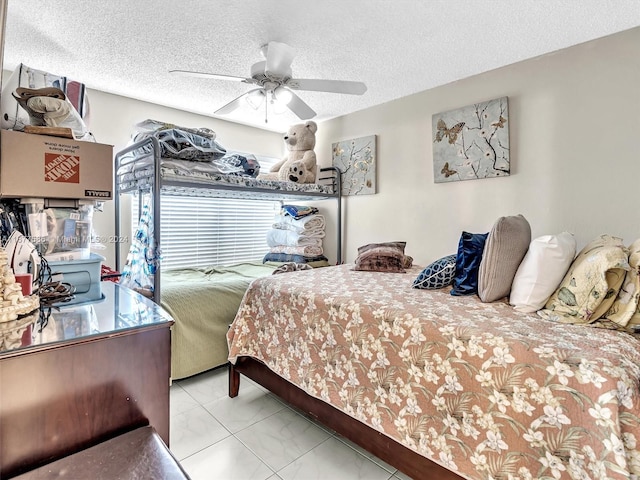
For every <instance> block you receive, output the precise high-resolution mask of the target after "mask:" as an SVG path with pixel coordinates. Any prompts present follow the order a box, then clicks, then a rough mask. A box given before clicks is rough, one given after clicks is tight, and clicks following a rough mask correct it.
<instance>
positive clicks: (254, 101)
mask: <svg viewBox="0 0 640 480" xmlns="http://www.w3.org/2000/svg"><path fill="white" fill-rule="evenodd" d="M246 99H247V103H248V104H249V105H250V106H251V108H253V109H254V110H258V109H259V108H260V106H261V105H262V103H263V102H264V92H263V91H262V90H254V91H252V92H250V93H249V94H248V95H247V96H246Z"/></svg>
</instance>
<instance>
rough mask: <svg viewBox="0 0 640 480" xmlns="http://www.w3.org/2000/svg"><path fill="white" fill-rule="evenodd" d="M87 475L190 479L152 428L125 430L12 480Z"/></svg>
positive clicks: (104, 479) (101, 479) (122, 479)
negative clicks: (125, 431)
mask: <svg viewBox="0 0 640 480" xmlns="http://www.w3.org/2000/svg"><path fill="white" fill-rule="evenodd" d="M54 478H86V479H92V480H115V479H117V480H143V479H144V480H146V479H162V480H183V479H187V480H188V479H189V476H188V475H187V473H186V472H185V471H184V470H183V469H182V467H181V466H180V464H179V463H178V461H177V460H176V459H175V457H174V456H173V455H172V454H171V452H170V451H169V449H168V448H167V446H166V445H165V444H164V442H163V441H162V439H161V438H160V436H159V435H158V434H157V433H156V431H155V430H154V429H153V427H150V426H146V427H140V428H137V429H135V430H132V431H130V432H128V433H124V434H122V435H119V436H117V437H114V438H112V439H110V440H107V441H105V442H102V443H99V444H98V445H95V446H93V447H89V448H87V449H86V450H81V451H79V452H77V453H74V454H71V455H69V456H67V457H64V458H61V459H60V460H56V461H54V462H51V463H49V464H46V465H43V466H42V467H39V468H36V469H35V470H31V471H29V472H26V473H23V474H22V475H19V476H17V477H14V480H46V479H54Z"/></svg>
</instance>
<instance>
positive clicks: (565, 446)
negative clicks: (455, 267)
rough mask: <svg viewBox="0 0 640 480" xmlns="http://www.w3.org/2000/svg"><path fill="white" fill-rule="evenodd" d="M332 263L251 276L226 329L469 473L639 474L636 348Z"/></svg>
mask: <svg viewBox="0 0 640 480" xmlns="http://www.w3.org/2000/svg"><path fill="white" fill-rule="evenodd" d="M419 270H420V269H418V268H416V267H414V268H412V269H411V270H408V271H407V273H406V274H398V273H379V272H362V271H354V270H353V265H351V264H348V265H339V266H335V267H327V268H321V269H314V270H308V271H301V272H296V273H292V274H284V275H274V276H270V277H266V278H262V279H258V280H256V281H254V282H253V283H252V284H251V286H250V287H249V290H248V291H247V293H246V295H245V298H244V300H243V303H242V305H241V308H240V310H239V312H238V314H237V316H236V319H235V321H234V323H233V325H232V327H231V329H230V331H229V333H228V334H227V336H228V341H229V346H230V353H229V359H230V360H231V361H232V362H235V360H236V359H237V358H238V357H239V356H251V357H254V358H256V359H258V360H260V361H262V362H264V363H265V364H266V365H267V366H268V367H269V368H270V369H271V370H273V371H274V372H276V373H277V374H279V375H281V376H282V377H284V378H285V379H287V380H289V381H290V382H292V383H294V384H295V385H298V386H299V387H301V388H302V389H304V390H305V391H306V392H307V393H309V394H310V395H312V396H314V397H317V398H319V399H321V400H324V401H326V402H328V403H330V404H332V405H333V406H335V407H336V408H338V409H340V410H342V411H344V412H346V413H347V414H349V415H351V416H352V417H355V418H356V419H358V420H360V421H362V422H364V423H366V424H368V425H370V426H371V427H373V428H375V429H377V430H379V431H381V432H383V433H384V434H386V435H388V436H389V437H391V438H392V439H394V440H396V441H398V442H400V443H402V444H404V445H406V446H408V447H409V448H411V449H414V450H416V451H417V452H419V453H420V454H422V455H424V456H425V457H427V458H429V459H431V460H433V461H435V462H437V463H439V464H441V465H443V466H445V467H446V468H448V469H450V470H453V471H455V472H457V473H458V474H459V475H461V476H463V477H465V478H470V479H487V478H502V479H505V480H506V479H514V480H515V479H522V480H524V479H568V478H573V479H577V478H579V479H594V480H595V479H604V478H610V479H622V478H635V475H637V474H638V473H640V392H639V388H638V387H639V385H638V383H639V379H640V343H639V342H638V340H637V339H636V338H634V337H633V336H631V335H630V334H627V333H624V332H619V331H613V330H603V329H597V328H591V327H588V326H580V325H566V324H559V323H553V322H551V321H548V320H544V319H542V318H540V317H539V316H537V315H535V314H524V313H520V312H518V311H516V310H514V309H513V308H512V307H511V306H510V305H508V303H506V301H498V302H493V303H482V302H481V301H480V300H479V298H478V297H477V296H475V295H473V296H462V297H460V296H458V297H454V296H451V295H450V294H449V290H450V287H447V288H444V289H440V290H421V289H414V288H412V280H413V279H414V278H415V277H416V275H417V273H419Z"/></svg>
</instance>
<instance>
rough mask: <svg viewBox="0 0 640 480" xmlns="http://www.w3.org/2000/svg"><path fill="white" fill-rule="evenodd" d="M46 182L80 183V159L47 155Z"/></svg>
mask: <svg viewBox="0 0 640 480" xmlns="http://www.w3.org/2000/svg"><path fill="white" fill-rule="evenodd" d="M44 181H45V182H63V183H80V157H77V156H75V155H60V154H58V153H45V154H44Z"/></svg>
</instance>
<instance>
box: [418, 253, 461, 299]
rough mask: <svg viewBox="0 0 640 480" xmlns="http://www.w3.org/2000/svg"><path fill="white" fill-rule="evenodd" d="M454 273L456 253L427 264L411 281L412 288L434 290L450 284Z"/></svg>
mask: <svg viewBox="0 0 640 480" xmlns="http://www.w3.org/2000/svg"><path fill="white" fill-rule="evenodd" d="M455 275H456V254H455V253H454V254H452V255H447V256H446V257H442V258H440V259H438V260H436V261H435V262H433V263H432V264H430V265H428V266H427V267H426V268H425V269H424V270H422V271H421V272H420V274H419V275H418V277H417V278H416V279H415V280H414V281H413V288H422V289H425V290H435V289H437V288H443V287H446V286H447V285H451V282H453V277H455Z"/></svg>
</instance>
